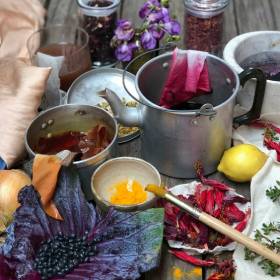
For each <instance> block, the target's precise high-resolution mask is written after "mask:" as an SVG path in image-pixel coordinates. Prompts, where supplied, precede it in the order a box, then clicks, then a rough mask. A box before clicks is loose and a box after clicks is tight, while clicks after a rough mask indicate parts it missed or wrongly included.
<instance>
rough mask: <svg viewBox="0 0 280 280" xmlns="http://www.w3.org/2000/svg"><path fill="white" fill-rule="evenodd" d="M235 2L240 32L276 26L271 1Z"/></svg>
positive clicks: (248, 0) (246, 0)
mask: <svg viewBox="0 0 280 280" xmlns="http://www.w3.org/2000/svg"><path fill="white" fill-rule="evenodd" d="M275 2H277V3H278V4H277V5H278V6H280V3H279V1H275ZM234 4H235V12H236V20H237V27H238V31H239V33H245V32H249V31H256V30H267V29H275V28H276V26H275V22H274V20H273V15H272V13H271V8H270V3H269V1H263V0H242V1H240V0H234Z"/></svg>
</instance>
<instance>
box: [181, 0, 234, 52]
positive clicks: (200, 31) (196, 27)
mask: <svg viewBox="0 0 280 280" xmlns="http://www.w3.org/2000/svg"><path fill="white" fill-rule="evenodd" d="M184 4H185V22H184V28H185V45H186V47H187V49H193V50H200V51H206V52H209V53H212V54H216V55H218V54H219V52H220V50H221V48H222V37H223V24H224V10H225V8H226V6H227V5H228V4H229V0H184Z"/></svg>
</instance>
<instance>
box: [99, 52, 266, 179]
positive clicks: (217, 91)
mask: <svg viewBox="0 0 280 280" xmlns="http://www.w3.org/2000/svg"><path fill="white" fill-rule="evenodd" d="M171 58H172V53H170V52H169V53H166V54H163V55H160V56H158V57H155V58H153V59H152V60H150V61H148V62H147V63H145V64H144V65H143V66H142V67H141V68H140V69H139V71H138V73H137V75H136V88H137V91H138V94H139V98H140V99H139V100H138V102H139V103H141V106H139V107H138V108H139V109H138V110H136V109H127V108H125V107H124V106H122V103H121V101H120V100H119V99H118V98H117V96H116V95H115V94H114V93H113V92H112V91H110V90H106V91H104V92H103V93H102V94H101V96H102V97H104V98H105V99H107V101H108V102H109V103H110V105H111V107H112V109H113V112H114V114H115V116H116V118H117V119H118V120H119V121H120V122H121V123H123V124H124V125H137V126H141V127H142V131H143V133H142V136H141V141H142V146H141V151H142V156H143V158H144V159H145V160H147V161H149V162H150V163H152V164H153V165H155V166H156V167H157V168H158V169H159V170H160V172H161V173H163V174H166V175H169V176H172V177H178V178H193V177H195V176H196V172H195V169H194V164H195V163H196V162H197V161H201V162H202V165H203V167H204V172H205V174H210V173H212V172H214V171H215V170H216V168H217V165H218V163H219V161H220V159H221V156H222V155H223V152H224V150H225V149H227V148H229V147H230V145H231V136H232V124H233V107H234V105H235V98H236V94H237V91H238V89H239V85H240V83H241V84H242V85H243V84H245V82H246V81H247V80H248V79H251V78H256V79H257V81H258V82H257V87H256V94H255V100H254V104H253V106H252V108H251V110H250V111H249V112H248V113H247V114H245V115H242V116H240V117H238V118H236V119H235V120H234V121H236V122H238V123H246V122H249V121H250V120H252V119H256V118H258V117H259V113H260V110H261V106H262V101H263V95H264V90H265V83H266V80H265V77H264V75H263V73H262V72H261V71H260V70H257V69H249V70H247V71H245V72H243V73H241V74H240V75H239V76H238V75H237V74H236V72H235V71H234V70H233V69H232V68H231V67H230V66H229V65H228V64H227V63H225V62H224V61H223V60H222V59H220V58H218V57H216V56H213V55H211V54H207V64H208V69H209V74H210V79H211V83H212V88H213V92H212V93H211V94H206V95H202V96H199V97H196V98H194V99H192V101H194V102H195V105H197V104H200V105H199V107H198V109H196V110H167V109H165V108H162V107H160V106H158V105H157V104H159V100H160V96H161V92H162V90H163V87H164V83H165V80H166V78H167V74H168V71H169V64H170V62H171ZM132 97H133V96H132Z"/></svg>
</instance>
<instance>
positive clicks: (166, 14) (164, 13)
mask: <svg viewBox="0 0 280 280" xmlns="http://www.w3.org/2000/svg"><path fill="white" fill-rule="evenodd" d="M161 13H162V21H163V22H169V21H170V15H169V11H168V9H167V8H165V7H162V8H161Z"/></svg>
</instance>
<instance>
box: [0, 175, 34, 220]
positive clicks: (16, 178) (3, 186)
mask: <svg viewBox="0 0 280 280" xmlns="http://www.w3.org/2000/svg"><path fill="white" fill-rule="evenodd" d="M27 185H31V179H30V177H29V176H28V175H27V174H26V173H25V172H23V171H22V170H18V169H11V170H0V221H2V223H4V224H5V225H7V224H8V223H9V222H11V220H12V215H13V213H14V212H15V210H16V209H17V208H18V206H19V203H18V200H17V198H18V192H19V191H20V189H22V188H23V187H24V186H27Z"/></svg>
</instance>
